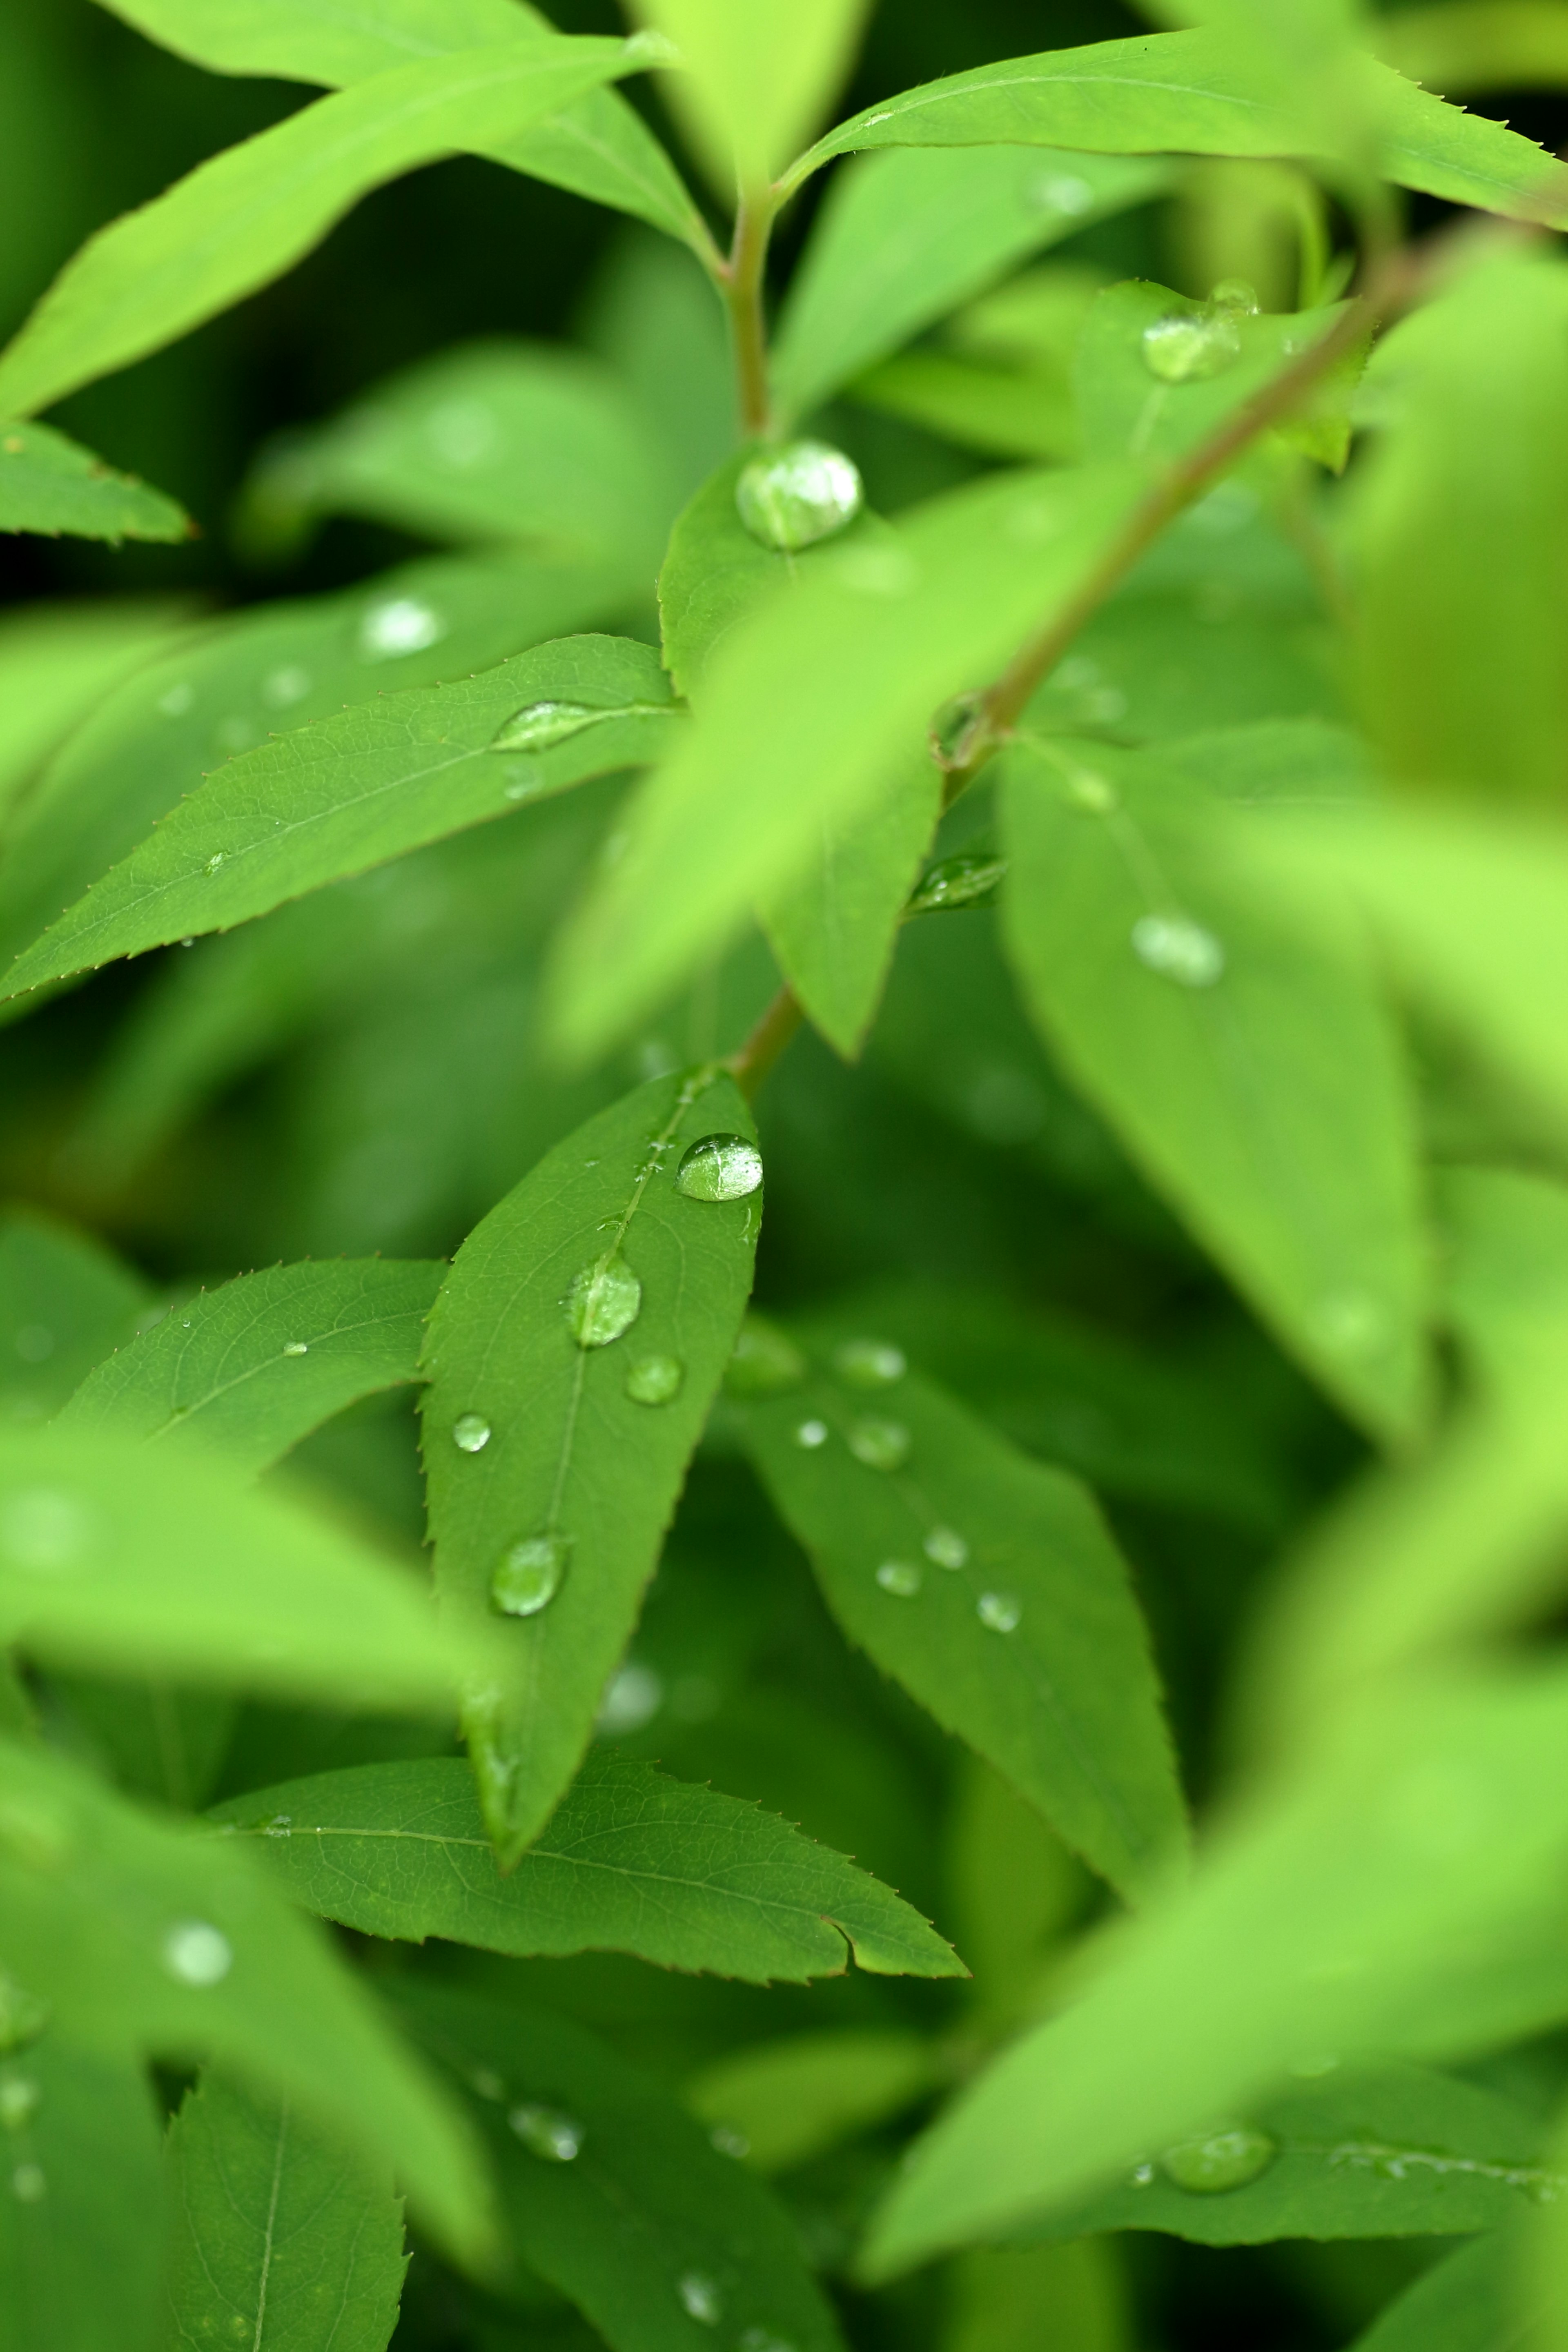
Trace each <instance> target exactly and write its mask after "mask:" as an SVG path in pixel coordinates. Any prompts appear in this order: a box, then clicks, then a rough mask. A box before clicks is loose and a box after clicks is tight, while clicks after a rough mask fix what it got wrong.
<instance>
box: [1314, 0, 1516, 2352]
mask: <svg viewBox="0 0 1568 2352" xmlns="http://www.w3.org/2000/svg"><path fill="white" fill-rule="evenodd" d="M1456 13H1463V12H1462V11H1456ZM1512 2251H1513V2250H1512V2248H1511V2247H1510V2244H1509V2242H1508V2240H1507V2239H1506V2238H1504V2237H1500V2236H1498V2235H1496V2234H1495V2233H1494V2234H1493V2235H1491V2236H1489V2237H1485V2238H1478V2239H1477V2241H1476V2242H1475V2243H1474V2245H1470V2246H1461V2247H1460V2248H1459V2250H1458V2252H1457V2253H1452V2254H1448V2255H1446V2256H1445V2258H1444V2259H1443V2261H1442V2262H1440V2263H1434V2264H1433V2265H1432V2268H1431V2269H1430V2270H1429V2271H1426V2272H1424V2273H1422V2275H1421V2277H1420V2278H1418V2279H1417V2280H1416V2282H1415V2285H1414V2286H1409V2287H1406V2288H1405V2293H1404V2294H1402V2295H1398V2296H1396V2297H1395V2299H1394V2302H1393V2303H1391V2304H1390V2305H1389V2306H1388V2308H1387V2310H1386V2311H1384V2312H1381V2313H1380V2314H1379V2315H1378V2317H1377V2318H1376V2320H1375V2321H1374V2322H1373V2325H1372V2326H1370V2327H1369V2328H1368V2329H1367V2331H1366V2333H1365V2335H1364V2336H1357V2337H1356V2340H1355V2343H1354V2345H1353V2347H1352V2352H1517V2347H1519V2346H1520V2345H1521V2343H1522V2342H1524V2341H1525V2338H1524V2337H1523V2336H1522V2335H1521V2332H1520V2324H1519V2313H1518V2310H1517V2307H1516V2300H1515V2297H1514V2295H1513V2294H1511V2293H1510V2289H1511V2288H1512V2286H1513V2284H1514V2280H1513V2275H1512V2273H1513V2267H1514V2265H1513V2263H1511V2262H1510V2254H1511V2253H1512Z"/></svg>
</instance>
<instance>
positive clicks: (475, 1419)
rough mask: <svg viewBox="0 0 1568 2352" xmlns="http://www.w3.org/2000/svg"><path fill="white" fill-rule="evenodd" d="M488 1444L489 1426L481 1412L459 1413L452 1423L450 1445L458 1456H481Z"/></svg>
mask: <svg viewBox="0 0 1568 2352" xmlns="http://www.w3.org/2000/svg"><path fill="white" fill-rule="evenodd" d="M489 1442H490V1425H489V1422H488V1421H487V1420H486V1419H485V1417H484V1414H483V1413H482V1412H460V1413H459V1414H458V1418H457V1420H456V1421H455V1422H454V1423H452V1443H453V1444H454V1445H455V1446H456V1447H457V1449H458V1453H459V1454H482V1453H483V1452H484V1450H485V1448H486V1446H487V1445H488V1444H489Z"/></svg>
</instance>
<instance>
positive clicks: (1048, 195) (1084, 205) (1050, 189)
mask: <svg viewBox="0 0 1568 2352" xmlns="http://www.w3.org/2000/svg"><path fill="white" fill-rule="evenodd" d="M1034 200H1035V202H1036V204H1037V205H1038V206H1039V208H1040V210H1041V211H1042V212H1051V213H1067V214H1068V215H1071V216H1072V217H1073V218H1074V219H1076V218H1077V216H1078V215H1079V214H1080V213H1086V212H1088V211H1089V207H1090V205H1092V204H1093V202H1094V190H1093V188H1092V187H1091V186H1090V185H1089V182H1088V181H1087V180H1081V179H1079V176H1078V174H1077V173H1076V172H1051V173H1047V176H1046V177H1045V178H1044V179H1043V180H1039V181H1037V183H1036V184H1035V191H1034Z"/></svg>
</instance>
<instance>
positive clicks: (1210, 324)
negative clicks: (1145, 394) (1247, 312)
mask: <svg viewBox="0 0 1568 2352" xmlns="http://www.w3.org/2000/svg"><path fill="white" fill-rule="evenodd" d="M1142 351H1143V364H1144V366H1145V367H1146V368H1147V369H1148V371H1149V373H1150V374H1151V375H1157V376H1158V377H1159V379H1160V381H1161V383H1200V382H1201V381H1202V380H1203V379H1204V378H1205V377H1206V376H1211V375H1219V374H1221V373H1223V372H1224V371H1225V369H1226V368H1227V367H1229V366H1230V365H1231V364H1232V362H1234V361H1236V360H1238V359H1239V358H1240V356H1241V338H1240V336H1239V335H1238V334H1237V331H1236V322H1235V320H1233V319H1232V318H1231V317H1230V315H1229V313H1228V312H1226V311H1220V312H1217V313H1215V314H1213V315H1211V314H1209V313H1207V312H1205V311H1202V310H1177V311H1173V313H1172V314H1171V316H1170V317H1169V318H1165V319H1156V320H1154V321H1153V323H1152V325H1151V326H1147V327H1145V328H1144V330H1143V341H1142Z"/></svg>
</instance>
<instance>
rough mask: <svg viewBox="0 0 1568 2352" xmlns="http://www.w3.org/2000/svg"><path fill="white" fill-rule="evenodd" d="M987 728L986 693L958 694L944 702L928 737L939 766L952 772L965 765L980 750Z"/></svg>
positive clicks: (933, 720)
mask: <svg viewBox="0 0 1568 2352" xmlns="http://www.w3.org/2000/svg"><path fill="white" fill-rule="evenodd" d="M985 731H986V710H985V698H984V695H983V694H955V695H953V696H952V698H951V699H950V700H948V701H946V702H944V703H943V704H942V707H941V709H939V710H938V712H937V714H936V716H935V718H934V719H932V720H931V727H930V730H929V732H928V734H927V738H926V740H927V741H928V743H929V745H930V747H931V758H932V759H933V760H934V761H936V764H937V766H938V767H939V768H943V769H946V770H947V771H949V772H952V770H953V769H955V768H965V767H967V766H968V765H969V763H970V761H972V760H973V758H974V756H975V754H976V752H977V751H979V750H980V747H981V744H982V742H983V741H984V737H985Z"/></svg>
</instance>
